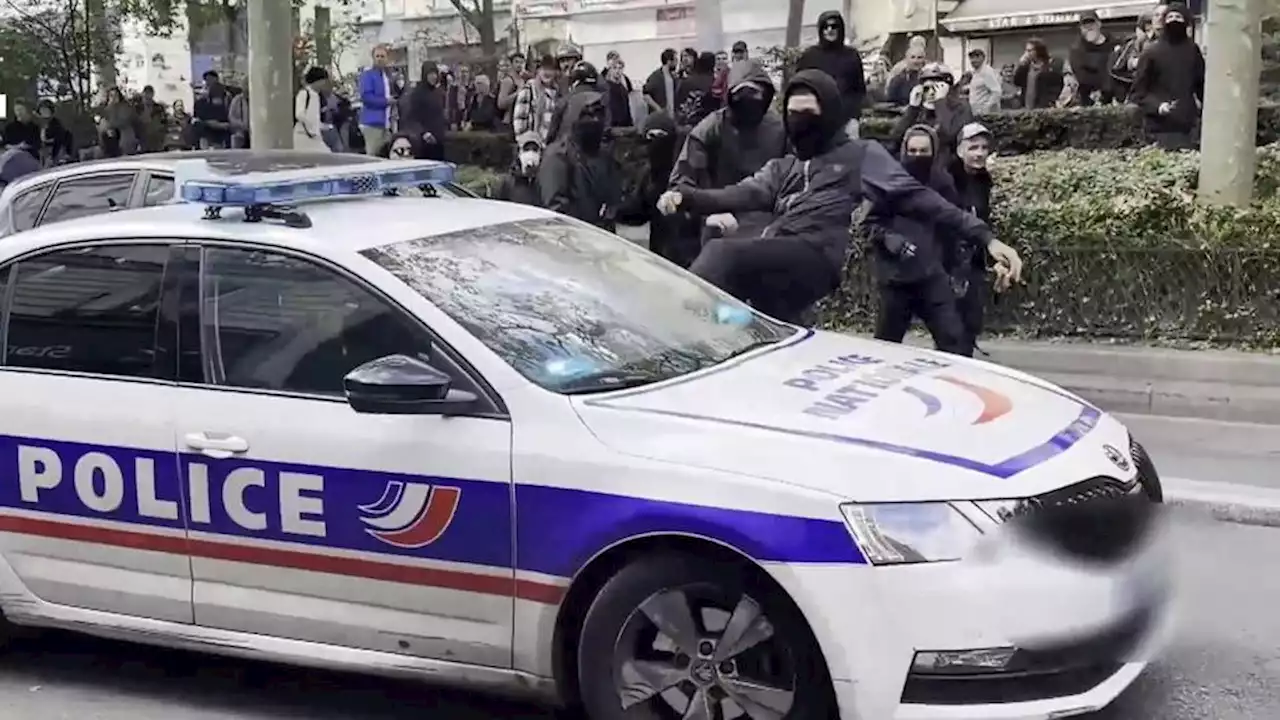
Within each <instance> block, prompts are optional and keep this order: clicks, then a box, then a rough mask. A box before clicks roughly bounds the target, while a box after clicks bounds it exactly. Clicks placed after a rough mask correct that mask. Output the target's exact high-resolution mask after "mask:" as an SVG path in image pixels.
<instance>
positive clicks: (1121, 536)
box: [1005, 476, 1155, 563]
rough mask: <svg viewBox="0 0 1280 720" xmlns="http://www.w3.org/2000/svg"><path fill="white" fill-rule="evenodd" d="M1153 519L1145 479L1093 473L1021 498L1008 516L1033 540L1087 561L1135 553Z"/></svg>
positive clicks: (1110, 560)
mask: <svg viewBox="0 0 1280 720" xmlns="http://www.w3.org/2000/svg"><path fill="white" fill-rule="evenodd" d="M1154 519H1155V505H1153V504H1152V503H1151V502H1150V500H1149V498H1148V496H1147V493H1146V492H1144V485H1143V484H1142V483H1141V482H1130V483H1125V482H1123V481H1121V480H1117V479H1115V478H1110V477H1104V476H1100V477H1095V478H1090V479H1088V480H1085V481H1083V482H1079V483H1076V484H1075V485H1071V486H1068V487H1065V488H1062V489H1061V490H1054V491H1053V492H1048V493H1045V494H1043V495H1038V496H1036V497H1034V498H1028V499H1026V500H1020V501H1017V502H1016V503H1015V504H1014V506H1013V507H1012V508H1011V509H1009V511H1008V512H1007V514H1006V515H1005V521H1006V522H1007V523H1010V524H1012V525H1013V526H1014V527H1016V528H1017V529H1018V531H1020V532H1021V533H1022V534H1023V535H1024V536H1025V537H1026V538H1028V539H1029V540H1031V541H1032V542H1033V543H1036V544H1038V545H1041V546H1042V547H1046V548H1048V549H1050V550H1051V551H1053V552H1057V553H1062V554H1063V555H1065V556H1067V557H1069V558H1072V559H1075V560H1080V561H1085V562H1103V563H1110V562H1114V561H1117V560H1121V559H1124V558H1127V557H1130V556H1132V554H1133V552H1134V551H1135V550H1136V549H1137V548H1138V547H1139V546H1140V544H1141V543H1142V542H1143V541H1144V540H1145V539H1146V538H1147V536H1148V533H1149V532H1150V530H1151V529H1152V526H1153V521H1154Z"/></svg>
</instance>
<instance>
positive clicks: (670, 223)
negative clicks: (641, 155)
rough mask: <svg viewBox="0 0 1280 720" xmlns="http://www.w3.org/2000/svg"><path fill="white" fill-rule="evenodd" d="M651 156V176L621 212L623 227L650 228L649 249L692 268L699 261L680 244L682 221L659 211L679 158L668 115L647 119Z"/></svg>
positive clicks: (644, 127)
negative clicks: (676, 160)
mask: <svg viewBox="0 0 1280 720" xmlns="http://www.w3.org/2000/svg"><path fill="white" fill-rule="evenodd" d="M640 134H641V137H643V138H644V142H645V148H646V150H647V151H648V154H649V172H647V173H645V175H644V177H643V178H642V179H641V181H640V186H639V187H638V188H636V190H635V191H634V192H633V193H632V194H631V195H630V196H628V197H627V198H626V200H625V201H624V202H623V203H622V207H621V208H619V209H618V223H619V224H621V225H644V224H645V223H648V225H649V249H650V250H651V251H653V252H654V253H657V254H658V255H661V256H662V257H664V258H666V259H668V260H670V261H671V262H673V263H675V264H677V265H679V266H680V267H685V268H687V267H689V265H690V264H692V263H693V260H694V258H695V257H697V251H696V249H695V250H694V251H692V252H690V249H689V246H688V244H687V243H681V242H680V239H681V238H680V231H681V228H680V226H679V219H678V218H676V217H668V216H666V215H663V214H662V213H661V212H659V211H658V199H659V198H661V197H662V194H663V193H664V192H666V191H667V187H668V185H667V183H668V180H669V178H670V177H671V169H672V167H674V165H675V156H676V122H675V120H674V119H673V118H672V117H671V115H669V114H668V113H665V112H657V113H651V114H649V115H647V116H645V119H644V124H643V125H642V126H641V128H640Z"/></svg>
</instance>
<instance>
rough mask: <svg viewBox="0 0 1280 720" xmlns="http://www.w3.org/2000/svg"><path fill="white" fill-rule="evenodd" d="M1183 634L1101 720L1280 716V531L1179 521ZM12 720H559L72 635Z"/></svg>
mask: <svg viewBox="0 0 1280 720" xmlns="http://www.w3.org/2000/svg"><path fill="white" fill-rule="evenodd" d="M1174 526H1175V533H1174V538H1175V541H1176V543H1177V544H1178V546H1179V547H1178V550H1179V552H1178V554H1177V557H1178V558H1179V561H1180V564H1181V567H1180V575H1181V579H1182V588H1181V590H1180V592H1181V600H1182V607H1183V611H1182V621H1181V626H1180V634H1179V636H1178V637H1177V639H1176V641H1175V642H1174V644H1173V646H1172V647H1171V648H1170V649H1169V651H1168V653H1167V655H1166V656H1165V657H1164V658H1163V659H1162V660H1161V661H1160V662H1159V663H1158V664H1156V665H1154V666H1152V667H1151V668H1149V669H1148V671H1147V673H1146V674H1145V675H1144V676H1143V677H1142V678H1140V679H1139V681H1138V682H1137V683H1136V684H1135V685H1134V686H1133V687H1132V688H1131V690H1130V691H1129V692H1128V693H1127V694H1126V695H1124V696H1123V697H1122V698H1121V700H1120V701H1119V702H1118V703H1117V705H1115V706H1113V708H1112V709H1110V710H1108V711H1107V712H1105V713H1103V714H1101V715H1098V716H1095V717H1094V719H1093V720H1198V719H1200V718H1204V719H1205V720H1209V719H1212V720H1257V719H1258V718H1264V717H1273V716H1274V715H1275V708H1277V707H1280V613H1276V612H1275V607H1276V605H1277V600H1280V574H1278V573H1275V572H1274V569H1275V568H1277V567H1280V529H1273V528H1264V527H1251V526H1244V525H1234V524H1228V523H1221V522H1216V521H1212V520H1208V519H1201V518H1200V517H1199V516H1192V515H1187V516H1183V515H1178V516H1177V517H1175V518H1174ZM0 698H3V700H2V701H0V720H31V719H32V718H40V720H64V719H65V720H205V719H208V720H214V719H217V720H225V719H227V718H238V719H243V720H268V719H273V720H274V719H279V718H307V719H308V720H338V719H339V718H341V719H342V720H401V719H404V720H409V719H410V718H412V719H413V720H421V718H424V717H430V718H435V719H439V720H470V719H471V718H474V719H475V720H489V719H490V718H495V717H503V718H510V719H512V720H535V719H540V720H550V719H551V718H553V717H555V716H554V714H553V713H551V712H549V711H547V710H545V709H542V708H537V707H530V706H524V705H512V704H505V703H500V702H497V701H493V700H489V699H484V698H476V697H472V696H467V695H465V694H460V693H450V692H441V691H437V690H434V689H428V688H426V687H423V686H419V685H414V684H408V683H392V682H385V681H380V680H373V679H369V678H365V677H357V676H343V675H334V674H329V673H321V672H314V671H303V670H295V669H290V668H284V667H280V666H273V665H266V664H260V663H250V662H242V661H237V660H226V659H221V658H214V657H210V656H198V655H192V654H187V653H177V652H167V651H158V650H153V649H150V648H144V647H140V646H133V645H125V644H119V643H112V642H105V641H99V640H92V639H82V638H77V637H73V636H69V635H62V634H56V633H48V634H41V635H36V636H34V637H31V638H26V639H23V640H21V641H20V642H18V643H17V645H16V646H15V647H13V648H11V649H10V650H8V651H6V652H4V653H3V654H0Z"/></svg>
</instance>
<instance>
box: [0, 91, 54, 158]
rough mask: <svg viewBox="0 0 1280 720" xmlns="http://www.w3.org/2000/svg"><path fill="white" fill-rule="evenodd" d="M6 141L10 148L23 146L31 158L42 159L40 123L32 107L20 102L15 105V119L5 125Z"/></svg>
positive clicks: (42, 143) (42, 144)
mask: <svg viewBox="0 0 1280 720" xmlns="http://www.w3.org/2000/svg"><path fill="white" fill-rule="evenodd" d="M4 141H5V144H6V145H9V146H11V147H12V146H19V145H20V146H22V148H23V149H25V150H26V151H27V152H29V153H31V157H33V158H35V159H37V160H39V159H40V148H41V147H43V146H44V142H43V141H42V140H41V139H40V123H38V122H36V118H35V116H34V115H33V114H32V113H31V106H29V105H27V104H26V103H25V102H22V101H19V102H16V103H14V104H13V119H12V120H10V121H9V122H7V123H5V124H4Z"/></svg>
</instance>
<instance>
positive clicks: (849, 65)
mask: <svg viewBox="0 0 1280 720" xmlns="http://www.w3.org/2000/svg"><path fill="white" fill-rule="evenodd" d="M831 21H835V22H838V23H839V24H840V37H839V38H838V39H837V40H836V41H835V42H833V43H829V42H827V41H826V39H824V38H823V37H822V26H823V25H826V24H827V23H828V22H831ZM844 41H845V24H844V16H842V15H841V14H840V13H838V12H836V11H835V10H829V11H827V12H824V13H822V14H821V15H819V16H818V44H817V45H814V46H813V47H810V48H809V49H807V50H805V51H804V54H802V55H801V56H800V60H799V61H798V62H797V63H796V69H797V70H821V71H822V72H824V73H826V74H828V75H830V76H831V77H832V78H833V79H834V80H835V81H836V84H837V85H839V87H840V100H841V102H842V104H843V107H844V111H843V112H844V117H845V119H850V118H858V117H861V116H862V104H863V102H864V101H865V100H866V97H867V79H866V76H865V75H863V73H862V56H861V55H859V54H858V51H857V50H855V49H854V48H851V47H849V46H848V45H845V44H844Z"/></svg>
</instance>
